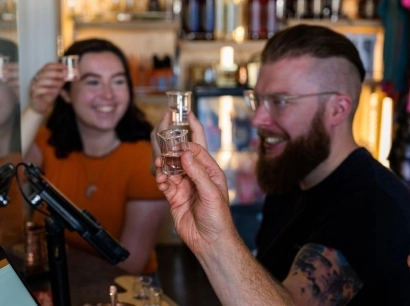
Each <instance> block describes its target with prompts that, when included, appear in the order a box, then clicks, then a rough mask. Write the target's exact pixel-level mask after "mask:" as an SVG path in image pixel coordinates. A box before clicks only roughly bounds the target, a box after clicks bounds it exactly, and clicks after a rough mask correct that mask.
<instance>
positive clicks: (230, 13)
mask: <svg viewBox="0 0 410 306" xmlns="http://www.w3.org/2000/svg"><path fill="white" fill-rule="evenodd" d="M245 13H246V9H245V0H225V1H224V25H223V26H224V38H225V39H226V40H234V41H236V42H243V41H244V40H245V34H246V33H245V32H246V30H245V27H246V18H245Z"/></svg>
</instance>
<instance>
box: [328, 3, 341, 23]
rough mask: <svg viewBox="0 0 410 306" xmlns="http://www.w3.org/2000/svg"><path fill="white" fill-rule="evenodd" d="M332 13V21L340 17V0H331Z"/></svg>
mask: <svg viewBox="0 0 410 306" xmlns="http://www.w3.org/2000/svg"><path fill="white" fill-rule="evenodd" d="M331 9H332V14H331V16H330V19H331V20H332V21H337V20H338V19H339V18H340V17H341V13H342V0H332V3H331Z"/></svg>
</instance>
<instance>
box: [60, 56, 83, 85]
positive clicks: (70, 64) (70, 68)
mask: <svg viewBox="0 0 410 306" xmlns="http://www.w3.org/2000/svg"><path fill="white" fill-rule="evenodd" d="M78 60H79V56H78V55H65V56H62V57H61V58H60V62H61V63H63V64H64V65H66V67H67V76H66V78H65V79H66V81H67V82H71V81H72V80H74V79H75V78H76V77H77V76H78Z"/></svg>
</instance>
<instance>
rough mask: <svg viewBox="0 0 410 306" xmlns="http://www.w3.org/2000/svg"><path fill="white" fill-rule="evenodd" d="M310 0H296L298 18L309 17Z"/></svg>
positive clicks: (296, 15)
mask: <svg viewBox="0 0 410 306" xmlns="http://www.w3.org/2000/svg"><path fill="white" fill-rule="evenodd" d="M308 13H309V10H308V1H307V0H296V12H295V17H296V18H306V17H308Z"/></svg>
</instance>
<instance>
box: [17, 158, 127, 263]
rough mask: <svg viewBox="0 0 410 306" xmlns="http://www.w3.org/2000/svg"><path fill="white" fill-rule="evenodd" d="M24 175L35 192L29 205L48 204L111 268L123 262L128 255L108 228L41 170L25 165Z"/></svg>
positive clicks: (51, 211)
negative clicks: (71, 198) (68, 196)
mask: <svg viewBox="0 0 410 306" xmlns="http://www.w3.org/2000/svg"><path fill="white" fill-rule="evenodd" d="M23 165H24V166H25V170H24V174H25V176H26V177H27V178H28V181H29V183H30V185H31V187H32V188H33V189H34V194H32V196H31V199H30V201H29V204H31V205H32V206H34V207H35V206H38V205H40V204H41V203H42V202H45V203H46V204H47V210H48V211H49V212H50V213H51V214H52V215H54V216H58V218H59V219H60V220H62V221H63V223H64V225H65V227H66V228H67V229H68V230H70V231H76V232H77V233H79V234H80V235H81V236H82V237H83V238H84V239H85V240H86V241H87V242H88V243H89V244H90V245H91V246H92V247H94V249H95V250H97V251H98V252H99V253H100V254H101V255H102V256H103V257H105V259H106V260H107V261H108V262H110V263H111V264H117V263H119V262H121V261H124V260H125V259H126V258H127V257H128V256H129V252H128V250H127V249H125V248H124V247H123V246H122V245H120V244H119V242H118V241H117V240H116V239H114V238H113V237H112V236H111V235H110V234H109V233H108V232H107V231H106V230H105V228H104V227H103V226H102V225H101V224H100V223H99V222H98V221H97V220H96V219H95V218H94V217H93V216H92V215H91V213H89V212H88V211H86V210H85V209H83V210H80V209H79V208H78V207H77V206H76V205H74V203H72V202H71V201H70V200H69V199H67V198H66V197H65V196H64V195H63V194H62V193H61V192H60V191H59V190H58V189H57V188H56V187H55V186H53V185H52V184H51V182H50V181H48V180H47V179H46V178H45V177H44V172H43V170H42V169H41V168H38V167H36V166H35V165H33V164H23Z"/></svg>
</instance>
